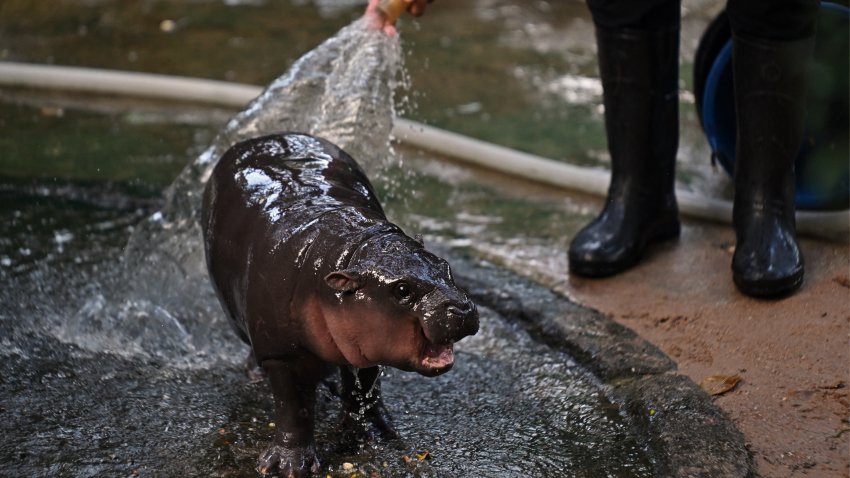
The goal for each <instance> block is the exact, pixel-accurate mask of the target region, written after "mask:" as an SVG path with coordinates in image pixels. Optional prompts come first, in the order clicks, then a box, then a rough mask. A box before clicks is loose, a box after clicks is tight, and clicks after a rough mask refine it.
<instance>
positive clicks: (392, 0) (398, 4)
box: [378, 0, 408, 24]
mask: <svg viewBox="0 0 850 478" xmlns="http://www.w3.org/2000/svg"><path fill="white" fill-rule="evenodd" d="M407 5H408V4H407V2H405V1H404V0H380V1H379V2H378V11H379V12H381V15H383V16H384V19H385V20H386V22H387V23H389V24H394V23H395V21H396V19H398V17H399V16H401V14H402V13H404V11H405V10H407Z"/></svg>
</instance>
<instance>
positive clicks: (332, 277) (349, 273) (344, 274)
mask: <svg viewBox="0 0 850 478" xmlns="http://www.w3.org/2000/svg"><path fill="white" fill-rule="evenodd" d="M325 284H327V285H328V286H330V287H331V288H332V289H335V290H338V291H340V292H354V291H355V290H357V289H359V288H361V287H363V281H362V279H361V278H360V274H358V273H357V272H356V271H353V270H351V269H349V270H345V271H335V272H331V273H330V274H328V275H326V276H325Z"/></svg>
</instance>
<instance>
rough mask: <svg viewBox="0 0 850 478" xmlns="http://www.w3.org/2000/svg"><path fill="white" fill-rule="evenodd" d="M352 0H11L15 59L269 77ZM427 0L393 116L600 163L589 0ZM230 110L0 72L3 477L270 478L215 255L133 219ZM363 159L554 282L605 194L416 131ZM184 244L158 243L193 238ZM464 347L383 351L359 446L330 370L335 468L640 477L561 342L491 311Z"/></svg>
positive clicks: (335, 24)
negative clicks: (393, 362)
mask: <svg viewBox="0 0 850 478" xmlns="http://www.w3.org/2000/svg"><path fill="white" fill-rule="evenodd" d="M360 8H361V6H358V5H357V4H356V3H355V2H344V1H316V2H307V1H294V0H293V1H291V2H288V1H277V2H273V1H268V2H266V1H262V0H260V1H233V0H230V1H224V2H213V1H210V2H204V1H201V2H146V3H134V4H129V5H128V4H125V3H123V2H118V1H103V2H96V3H92V2H76V1H66V2H59V3H56V4H55V5H52V6H51V7H50V8H48V7H47V6H46V4H45V5H42V4H38V5H37V6H36V5H33V4H32V3H31V2H18V1H15V0H9V1H7V2H4V3H2V4H0V38H3V43H2V44H0V57H2V58H3V59H7V60H15V61H32V62H47V63H57V64H78V65H86V66H97V67H106V68H119V69H129V70H140V71H153V72H160V73H169V74H181V75H189V76H202V77H209V78H222V79H228V80H234V81H242V82H248V83H255V84H265V83H267V82H269V81H271V80H273V79H274V78H275V77H277V75H279V74H281V73H282V72H283V71H285V70H286V69H287V68H289V67H290V66H291V65H292V63H293V62H294V61H295V60H296V59H297V58H298V57H299V56H300V55H301V54H303V53H304V52H306V51H307V50H309V49H310V48H313V47H314V46H315V45H316V44H318V43H319V42H321V41H322V40H324V39H325V38H327V37H330V36H331V35H334V34H335V33H336V32H337V31H338V30H339V29H340V28H341V27H343V26H344V25H346V24H348V23H350V22H351V21H352V19H353V18H355V17H356V15H357V14H358V13H359V10H360ZM700 11H701V10H700ZM430 13H432V14H433V15H431V14H429V16H428V17H425V18H424V19H422V20H421V21H419V22H409V21H407V22H405V24H404V25H403V33H402V35H403V39H404V43H403V46H404V48H405V50H404V51H405V52H408V53H407V57H406V64H407V65H408V68H407V70H406V73H405V75H406V77H405V78H403V79H402V80H403V81H404V82H407V83H409V84H411V85H412V90H411V93H409V94H408V95H407V96H405V97H403V98H397V102H398V106H399V107H400V108H401V109H402V112H403V114H405V115H407V116H411V117H413V118H415V119H419V120H422V121H427V122H430V123H433V124H436V125H438V126H441V127H446V128H449V129H454V130H457V131H460V132H463V133H466V134H471V135H474V136H477V137H480V138H482V139H486V140H491V141H496V142H500V143H502V144H505V145H508V146H512V147H517V148H519V149H524V150H527V151H531V152H535V153H538V154H543V155H547V156H551V157H555V158H560V159H563V160H569V161H571V162H575V163H578V164H587V165H596V166H604V164H605V153H604V152H602V151H603V150H604V140H603V138H602V135H603V133H602V129H601V116H600V115H599V112H598V107H597V106H596V105H597V104H598V102H599V97H598V95H599V92H598V82H595V80H594V77H593V75H594V69H595V66H594V64H593V55H592V46H591V45H590V44H589V43H588V41H589V40H588V35H589V32H590V30H589V28H590V26H589V23H588V17H587V13H586V12H585V11H584V8H583V6H582V4H580V3H561V2H551V3H549V2H537V3H535V4H534V5H530V4H526V3H524V2H523V3H520V2H501V1H497V0H491V1H485V0H478V1H470V2H441V3H438V4H436V5H433V6H432V8H431V12H430ZM690 15H691V16H690V17H689V18H691V19H692V20H693V21H697V20H695V19H699V18H701V17H700V16H699V15H696V14H693V13H690ZM11 18H16V19H17V20H16V21H11V20H9V19H11ZM582 32H584V33H582ZM686 49H687V48H686ZM223 65H224V66H223ZM684 68H687V66H685V67H684ZM447 75H452V78H454V79H456V81H455V80H454V79H453V81H452V82H450V83H447V82H446V81H445V78H446V76H447ZM446 84H451V85H452V87H451V88H446V86H445V85H446ZM686 108H687V106H686ZM232 114H233V112H232V111H223V110H218V109H213V108H206V107H202V106H192V105H177V104H161V103H154V102H148V101H141V100H131V99H124V98H120V99H119V98H99V97H97V98H96V97H86V96H80V95H71V96H69V95H63V94H59V93H55V94H45V93H43V92H32V91H24V90H0V129H2V131H3V132H4V133H6V134H4V135H2V138H0V152H2V154H0V198H2V201H0V282H2V283H3V284H4V287H3V288H2V289H0V304H2V307H0V332H2V333H0V337H2V339H0V340H1V341H0V353H2V355H3V356H4V360H3V367H4V370H3V374H2V376H3V377H4V378H3V379H2V380H0V394H2V396H4V397H6V398H8V400H5V399H4V404H3V405H2V411H3V412H4V413H6V414H7V415H8V416H9V417H11V419H9V420H5V421H4V422H3V424H2V425H0V426H2V427H3V428H2V430H3V432H4V435H5V436H11V437H15V439H13V440H6V441H5V442H4V443H3V444H2V445H0V470H2V473H0V474H9V475H17V476H37V475H48V474H50V475H55V474H68V475H74V476H101V475H104V474H106V475H112V474H124V475H131V474H132V475H135V474H143V475H154V476H156V475H158V474H165V475H172V476H176V475H210V476H255V473H254V472H253V466H254V463H255V460H256V457H257V454H258V453H259V451H260V450H261V449H262V448H263V446H264V444H265V443H266V442H267V440H268V439H269V436H270V433H271V432H270V421H271V418H270V417H271V408H272V407H271V396H270V393H269V391H268V388H267V386H265V385H264V384H251V383H249V382H248V381H247V379H246V378H245V376H244V374H243V373H242V371H241V361H242V358H243V357H244V356H245V354H246V348H245V346H244V345H243V344H241V343H240V342H239V341H238V340H237V339H236V338H235V337H234V336H233V335H232V333H231V332H230V329H229V327H228V326H227V324H226V323H225V321H224V319H223V315H222V312H221V310H220V308H219V306H218V302H217V300H216V299H215V297H214V296H213V293H212V290H211V288H210V287H209V286H208V284H206V283H205V282H192V280H185V278H197V277H201V275H202V274H203V272H202V271H197V270H187V264H188V265H189V267H190V268H191V267H195V266H196V265H197V261H194V262H193V261H186V260H183V258H180V257H172V256H169V255H168V254H163V250H159V249H157V250H153V253H152V254H154V255H151V256H146V255H145V254H144V253H141V254H140V253H139V251H143V252H144V251H145V250H146V249H145V247H144V246H145V245H146V244H144V242H145V240H147V239H150V238H151V237H157V236H149V235H146V234H140V233H139V231H140V230H144V229H145V228H148V227H151V226H149V224H150V223H151V221H152V220H156V218H157V214H158V211H160V210H161V208H163V207H165V208H166V209H165V210H166V211H168V207H169V206H171V205H173V204H174V199H173V194H172V193H173V191H174V190H173V189H171V190H169V189H167V187H168V185H169V184H171V183H172V181H173V180H174V178H175V177H176V176H177V175H178V174H179V173H180V172H181V171H183V170H184V167H185V166H186V165H187V163H189V161H190V160H192V159H193V158H198V157H199V156H200V157H203V154H202V153H203V152H204V151H206V148H207V147H208V146H209V145H210V144H211V143H214V142H215V141H216V135H217V133H218V132H219V131H220V130H221V129H222V128H223V127H224V126H225V124H227V121H228V119H229V118H230V117H231V115H232ZM685 116H687V115H685ZM686 136H687V134H686ZM689 147H690V148H694V149H699V148H700V146H699V145H698V144H697V142H695V143H693V144H692V145H691V146H686V147H685V151H687V150H688V149H687V148H689ZM371 169H372V173H373V174H372V179H373V182H374V183H375V186H376V189H377V190H378V193H379V196H380V197H381V199H382V201H383V203H384V205H385V207H386V210H387V213H388V216H389V217H390V219H391V220H393V221H394V222H396V223H398V224H399V225H401V226H402V227H403V228H404V229H405V230H406V231H407V232H408V233H409V234H414V233H421V234H423V235H424V236H425V240H426V243H427V242H437V243H440V244H441V245H442V246H443V247H448V248H450V249H454V250H459V251H464V252H463V253H465V254H472V255H473V256H475V257H478V258H480V259H488V260H496V261H499V262H503V263H507V264H509V265H511V266H513V267H516V268H518V269H520V270H521V271H522V272H524V273H525V274H527V275H535V274H543V275H546V276H547V277H548V278H549V279H551V278H552V277H558V276H563V275H565V269H566V257H565V254H564V251H565V246H566V241H567V238H569V237H571V236H572V235H573V234H574V232H575V231H576V230H577V228H578V227H580V226H581V225H582V224H584V223H585V222H586V221H587V220H588V219H589V218H590V217H591V216H592V214H593V213H594V211H595V209H596V207H598V204H597V203H596V202H594V201H592V200H589V199H586V198H581V197H572V196H569V197H568V196H564V195H558V194H552V193H551V192H545V191H541V190H540V189H539V188H537V187H535V186H533V185H527V184H524V183H521V182H517V181H511V180H509V179H505V178H503V177H498V176H494V175H489V174H487V173H484V172H482V171H474V170H469V169H465V168H462V167H459V166H455V165H452V164H451V163H447V162H444V161H442V160H441V158H436V157H434V156H433V155H429V154H427V153H423V152H421V151H414V150H409V149H406V148H404V147H403V146H396V153H395V154H394V155H393V156H391V161H387V162H384V163H381V164H379V165H375V167H374V168H371ZM682 174H683V175H686V176H687V175H690V176H691V177H696V176H698V175H696V174H691V173H689V172H688V171H687V169H685V171H684V172H683V173H682ZM196 186H197V184H195V185H194V186H192V187H196ZM187 190H190V191H191V190H192V189H191V187H190V188H189V189H183V191H187ZM553 198H555V199H553ZM188 211H189V212H188V213H187V214H189V216H191V214H192V209H191V207H190V208H189V210H188ZM163 224H165V225H164V226H162V227H161V228H160V229H161V230H160V232H162V231H165V233H164V234H166V235H169V238H170V239H172V242H173V240H174V238H176V239H177V240H178V241H179V240H180V239H181V238H183V237H184V236H182V235H180V234H172V233H169V232H168V230H167V229H168V227H171V225H172V224H177V222H163ZM178 227H179V225H178ZM159 237H162V236H159ZM139 238H141V239H139ZM179 246H180V244H177V245H176V246H174V247H173V248H169V249H167V252H168V251H171V252H173V251H177V255H179V253H180V251H181V250H182V249H181V248H180V247H179ZM187 254H192V252H191V248H189V252H187ZM151 258H154V260H151ZM134 272H139V273H138V274H134ZM193 280H194V279H193ZM174 284H182V286H181V287H187V285H186V284H188V286H190V287H189V288H190V289H191V290H189V289H186V290H184V289H180V288H177V289H175V288H174ZM457 350H458V361H459V363H458V366H457V367H456V368H455V370H453V371H452V372H451V373H450V374H448V375H446V376H444V377H439V378H437V379H425V378H422V377H418V376H413V375H409V374H404V373H401V372H397V371H392V370H388V371H387V372H386V376H385V379H384V380H385V390H384V392H385V396H386V401H387V403H388V405H389V408H390V410H391V411H392V412H393V413H394V415H395V417H396V422H397V425H398V427H399V430H400V432H401V435H402V440H401V441H399V442H397V443H383V444H377V445H374V446H365V447H360V448H356V449H353V450H352V449H348V448H346V447H345V444H344V443H343V442H342V441H341V437H339V436H338V434H337V433H336V432H335V426H334V425H335V420H334V418H335V415H336V414H337V413H338V412H339V410H338V408H336V405H335V403H336V402H335V401H334V400H333V397H332V395H333V385H332V384H331V385H329V386H328V387H327V388H326V389H323V393H322V400H321V402H320V407H319V408H320V419H319V423H320V425H319V429H318V430H317V437H318V439H319V443H320V448H321V450H322V452H321V455H322V457H323V470H325V471H327V472H328V473H330V474H332V475H333V476H349V475H350V470H348V469H347V468H346V467H344V464H345V463H351V464H353V466H354V469H356V470H357V471H358V472H359V473H362V474H363V475H365V476H370V475H373V473H377V476H529V475H531V476H553V477H554V476H565V475H567V476H588V477H591V476H592V477H596V476H600V477H601V476H618V477H619V476H623V477H626V476H638V477H640V476H650V475H651V460H650V458H649V457H648V456H647V455H646V452H645V449H644V441H643V439H642V437H640V436H636V435H635V433H634V431H633V427H632V425H631V424H630V423H629V421H628V419H627V418H626V416H625V414H623V413H622V411H621V410H620V408H619V405H618V404H617V403H614V402H612V401H611V400H610V398H609V396H608V393H607V391H606V386H605V385H604V384H602V383H600V382H599V381H598V380H597V379H596V378H595V377H594V376H593V375H592V374H590V373H589V372H587V371H586V370H584V369H583V368H582V367H580V366H578V365H576V363H575V362H574V361H573V360H572V359H571V358H570V357H569V356H567V355H565V354H563V353H562V352H559V351H557V350H554V349H551V348H550V347H548V346H546V345H543V344H541V343H538V342H537V341H535V340H534V339H533V338H532V337H530V336H528V335H527V333H526V332H525V331H524V330H522V329H521V328H520V327H519V326H518V325H517V324H513V323H511V321H509V320H507V319H506V318H504V317H502V316H500V315H499V314H498V313H496V312H494V311H492V310H489V309H487V308H482V331H481V332H480V333H479V334H478V335H476V336H475V337H473V338H471V339H468V340H465V341H463V342H461V343H460V344H458V348H457ZM426 451H427V452H428V453H427V455H428V456H429V457H430V458H427V459H426V458H424V455H425V452H426ZM417 455H418V456H419V457H423V458H422V459H420V458H419V457H417ZM600 457H604V459H600Z"/></svg>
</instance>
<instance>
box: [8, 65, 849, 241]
mask: <svg viewBox="0 0 850 478" xmlns="http://www.w3.org/2000/svg"><path fill="white" fill-rule="evenodd" d="M0 85H6V86H15V87H27V88H44V89H57V90H65V91H78V92H86V93H99V94H120V95H128V96H136V97H148V98H157V99H169V100H180V101H191V102H199V103H206V104H213V105H219V106H228V107H236V108H241V107H244V106H245V105H246V104H248V103H249V102H250V101H251V100H253V99H254V98H255V97H256V96H257V95H259V94H260V92H261V91H262V88H261V87H258V86H252V85H245V84H238V83H230V82H225V81H216V80H205V79H194V78H185V77H176V76H167V75H159V74H151V73H135V72H121V71H114V70H101V69H94V68H81V67H68V66H53V65H34V64H24V63H11V62H0ZM393 135H394V136H395V137H396V138H397V139H398V140H399V141H401V142H402V143H404V144H407V145H409V146H413V147H417V148H421V149H424V150H428V151H431V152H434V153H437V154H440V155H444V156H447V157H450V158H453V159H455V160H458V161H460V162H464V163H468V164H473V165H476V166H480V167H483V168H486V169H491V170H496V171H499V172H501V173H505V174H508V175H511V176H514V177H520V178H524V179H528V180H532V181H537V182H540V183H544V184H548V185H551V186H555V187H558V188H563V189H567V190H573V191H580V192H583V193H588V194H592V195H596V196H602V197H605V195H606V194H607V191H608V181H609V177H610V174H609V173H608V172H605V171H601V170H598V169H590V168H581V167H578V166H573V165H570V164H566V163H563V162H560V161H554V160H551V159H546V158H542V157H540V156H536V155H533V154H529V153H523V152H521V151H516V150H513V149H510V148H506V147H503V146H498V145H495V144H492V143H487V142H484V141H480V140H477V139H473V138H470V137H467V136H463V135H460V134H457V133H452V132H450V131H446V130H442V129H439V128H435V127H433V126H427V125H424V124H421V123H417V122H414V121H410V120H406V119H402V118H396V119H395V123H394V126H393ZM676 197H677V198H678V200H679V210H680V212H681V213H682V214H683V215H686V216H689V217H693V218H696V219H703V220H708V221H713V222H719V223H724V224H731V220H732V203H731V202H730V201H726V200H722V199H715V198H707V197H704V196H699V195H697V194H694V193H692V192H690V191H683V190H679V189H677V190H676ZM796 217H797V231H798V232H799V233H800V234H805V235H808V236H812V237H820V238H824V239H831V240H838V241H847V239H848V234H850V211H848V210H844V211H797V215H796Z"/></svg>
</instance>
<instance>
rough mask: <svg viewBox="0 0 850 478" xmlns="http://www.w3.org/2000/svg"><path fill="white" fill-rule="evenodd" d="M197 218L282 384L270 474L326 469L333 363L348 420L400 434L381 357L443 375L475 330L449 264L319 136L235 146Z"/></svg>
mask: <svg viewBox="0 0 850 478" xmlns="http://www.w3.org/2000/svg"><path fill="white" fill-rule="evenodd" d="M202 227H203V234H204V243H205V248H206V257H207V266H208V268H209V272H210V277H211V279H212V283H213V285H214V288H215V289H216V292H217V294H218V297H219V299H220V301H221V303H222V306H223V308H224V310H225V311H226V312H227V314H228V316H229V317H230V320H231V323H232V324H233V326H234V328H235V329H236V331H237V333H238V334H239V336H240V337H241V338H242V339H243V340H245V341H246V342H247V343H249V344H250V345H251V349H252V355H253V357H252V358H253V360H255V361H256V363H257V364H259V365H260V367H261V368H262V369H263V370H264V371H265V374H266V375H267V377H268V380H269V383H270V384H271V388H272V393H273V394H274V403H275V423H276V432H275V436H274V441H273V443H272V445H271V446H270V447H269V448H268V449H267V450H266V451H265V452H264V453H262V455H261V456H260V461H259V470H260V472H261V473H263V474H274V473H277V474H279V475H280V476H287V477H289V476H292V477H301V476H307V475H309V474H310V472H311V471H313V472H315V471H316V470H318V463H319V462H318V460H317V459H316V448H315V444H314V439H313V428H314V426H313V425H314V408H315V394H316V386H317V385H318V383H319V382H320V381H321V380H322V379H323V378H325V377H327V376H328V374H330V373H331V372H332V371H333V370H334V368H339V370H340V372H341V374H342V393H341V396H342V399H343V401H344V406H343V408H344V410H345V411H346V412H351V413H344V416H343V419H344V421H345V422H347V423H344V424H346V425H350V426H353V425H355V424H356V421H355V420H353V419H352V418H351V417H352V415H351V414H352V413H355V412H357V411H359V410H363V409H365V410H366V412H365V415H364V416H363V419H364V420H365V421H366V422H368V425H369V429H370V430H374V431H376V432H377V434H378V435H380V436H382V437H394V436H396V434H395V430H394V429H393V426H392V422H391V420H390V418H389V416H388V415H387V413H386V409H385V407H384V404H383V402H382V401H381V398H380V393H379V392H380V384H379V375H380V372H379V368H378V367H379V366H380V365H389V366H392V367H396V368H399V369H401V370H406V371H415V372H418V373H420V374H422V375H426V376H435V375H439V374H441V373H444V372H446V371H448V370H449V369H450V368H451V367H452V365H453V364H454V353H453V348H452V345H453V344H454V342H456V341H458V340H460V339H462V338H463V337H465V336H468V335H471V334H474V333H475V332H476V331H477V330H478V313H477V310H476V308H475V306H474V304H473V303H472V302H471V301H470V300H469V298H468V297H467V295H466V293H465V292H463V291H462V290H460V289H459V288H458V287H457V286H456V285H455V284H454V281H453V279H452V275H451V270H450V268H449V265H448V264H447V263H446V262H445V261H444V260H443V259H441V258H439V257H437V256H435V255H434V254H432V253H431V252H429V251H427V250H426V249H425V248H424V246H423V245H422V243H421V241H419V240H416V239H413V238H411V237H408V236H407V235H405V234H404V233H403V231H402V230H401V229H400V228H398V227H397V226H395V225H394V224H392V223H390V222H388V221H387V219H386V217H385V215H384V212H383V209H382V208H381V205H380V204H379V203H378V201H377V199H376V196H375V193H374V190H373V188H372V186H371V184H370V183H369V181H368V179H367V178H366V176H365V175H364V173H363V172H362V170H361V169H360V167H359V166H358V165H357V163H356V162H355V161H354V160H353V159H352V158H351V157H350V156H349V155H348V154H346V153H345V152H344V151H342V150H340V149H339V148H337V147H336V146H334V145H333V144H331V143H329V142H327V141H325V140H322V139H319V138H315V137H312V136H308V135H303V134H279V135H272V136H265V137H261V138H256V139H252V140H248V141H245V142H243V143H240V144H237V145H236V146H234V147H233V148H231V149H230V150H228V151H227V152H226V153H225V154H224V155H223V156H222V158H221V159H220V161H219V162H218V164H217V165H216V167H215V169H214V171H213V173H212V176H211V177H210V179H209V181H208V183H207V187H206V190H205V193H204V201H203V218H202ZM361 428H363V427H362V426H361Z"/></svg>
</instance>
